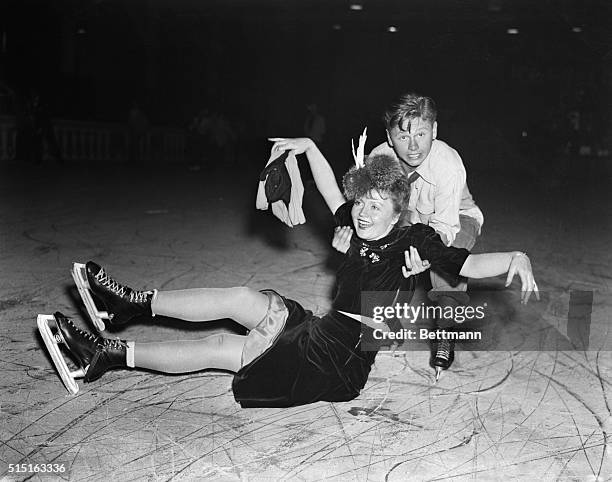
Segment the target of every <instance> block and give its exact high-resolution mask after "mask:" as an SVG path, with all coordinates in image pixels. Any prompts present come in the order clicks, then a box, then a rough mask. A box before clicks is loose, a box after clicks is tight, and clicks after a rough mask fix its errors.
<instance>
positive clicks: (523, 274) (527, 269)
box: [506, 253, 540, 304]
mask: <svg viewBox="0 0 612 482" xmlns="http://www.w3.org/2000/svg"><path fill="white" fill-rule="evenodd" d="M517 274H518V275H519V276H520V278H521V304H527V302H528V301H529V298H530V297H531V293H535V297H536V298H537V299H538V300H539V299H540V292H539V290H538V285H537V284H536V282H535V279H534V277H533V271H532V269H531V261H529V258H528V257H527V255H526V254H525V253H515V254H514V255H513V256H512V260H511V261H510V268H508V277H507V278H506V287H508V286H510V283H512V279H513V278H514V275H517Z"/></svg>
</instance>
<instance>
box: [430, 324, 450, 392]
mask: <svg viewBox="0 0 612 482" xmlns="http://www.w3.org/2000/svg"><path fill="white" fill-rule="evenodd" d="M438 333H439V334H443V333H448V331H446V332H445V331H444V330H439V332H438ZM435 346H436V351H435V353H434V356H433V360H432V365H433V367H434V369H435V370H436V381H438V380H439V379H440V375H441V374H442V371H443V370H448V369H449V368H450V366H451V365H452V364H453V361H455V342H454V341H453V340H447V339H445V338H442V335H441V336H440V338H439V339H438V341H437V342H436V344H435Z"/></svg>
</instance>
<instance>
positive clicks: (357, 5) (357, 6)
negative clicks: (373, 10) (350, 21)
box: [351, 3, 363, 10]
mask: <svg viewBox="0 0 612 482" xmlns="http://www.w3.org/2000/svg"><path fill="white" fill-rule="evenodd" d="M351 10H363V5H361V4H360V3H351Z"/></svg>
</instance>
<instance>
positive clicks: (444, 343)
mask: <svg viewBox="0 0 612 482" xmlns="http://www.w3.org/2000/svg"><path fill="white" fill-rule="evenodd" d="M450 352H451V344H450V342H449V341H448V340H440V341H439V342H438V348H437V350H436V358H440V359H442V360H447V361H448V360H450Z"/></svg>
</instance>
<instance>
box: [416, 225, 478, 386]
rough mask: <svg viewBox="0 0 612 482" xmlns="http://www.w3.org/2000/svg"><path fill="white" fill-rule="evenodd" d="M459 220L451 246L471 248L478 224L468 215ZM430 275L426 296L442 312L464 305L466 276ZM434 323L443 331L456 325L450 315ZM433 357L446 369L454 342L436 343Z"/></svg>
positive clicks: (435, 362)
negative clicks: (449, 277)
mask: <svg viewBox="0 0 612 482" xmlns="http://www.w3.org/2000/svg"><path fill="white" fill-rule="evenodd" d="M459 221H460V224H461V229H460V230H459V232H458V233H457V236H456V237H455V241H454V242H453V244H452V246H454V247H456V248H465V249H467V250H471V249H472V248H473V247H474V244H475V243H476V238H477V236H478V233H479V231H480V225H479V224H478V222H477V221H476V220H475V219H474V218H471V217H469V216H459ZM430 276H431V285H432V289H431V291H430V292H429V293H428V298H429V299H430V300H431V301H434V302H436V303H437V304H438V306H439V307H440V308H441V309H442V310H441V313H442V314H444V313H448V312H449V311H451V310H446V308H447V307H452V310H453V311H454V309H455V308H456V307H457V306H465V305H467V304H468V303H469V301H470V297H469V296H468V294H467V278H463V277H461V278H460V279H459V282H458V283H456V282H454V281H456V280H453V281H451V280H449V279H446V278H444V277H443V276H441V275H439V274H438V273H435V272H433V271H431V273H430ZM435 324H436V328H437V329H439V330H445V331H452V330H454V329H455V327H456V323H455V319H454V317H452V316H442V317H441V318H437V319H436V320H435ZM433 357H434V358H433V360H432V363H433V365H435V366H437V367H441V368H442V369H447V368H448V367H449V366H450V365H451V364H452V362H453V359H454V343H437V344H436V350H435V351H434V353H433ZM437 370H439V369H437ZM437 375H438V374H437Z"/></svg>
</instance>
